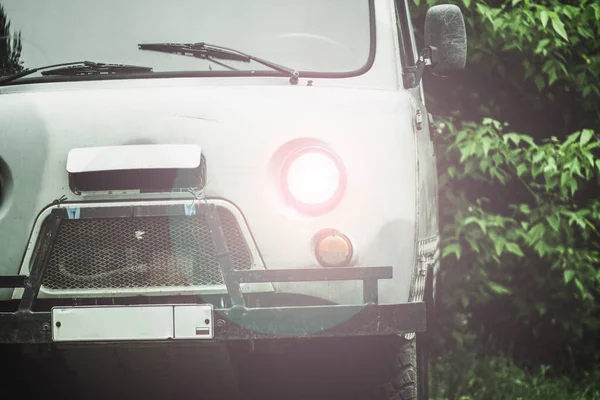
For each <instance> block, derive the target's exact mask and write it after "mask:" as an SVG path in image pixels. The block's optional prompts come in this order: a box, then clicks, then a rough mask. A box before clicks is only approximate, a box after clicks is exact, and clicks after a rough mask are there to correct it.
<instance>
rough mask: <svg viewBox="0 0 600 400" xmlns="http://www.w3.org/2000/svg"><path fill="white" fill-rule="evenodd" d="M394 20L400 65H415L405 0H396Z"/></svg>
mask: <svg viewBox="0 0 600 400" xmlns="http://www.w3.org/2000/svg"><path fill="white" fill-rule="evenodd" d="M394 4H395V5H396V20H397V25H398V26H397V29H398V37H399V38H400V56H401V58H402V66H403V67H408V66H413V65H415V61H416V58H415V50H414V38H413V37H412V35H411V29H412V23H411V22H410V18H407V15H408V14H407V9H406V3H405V0H396V1H395V2H394Z"/></svg>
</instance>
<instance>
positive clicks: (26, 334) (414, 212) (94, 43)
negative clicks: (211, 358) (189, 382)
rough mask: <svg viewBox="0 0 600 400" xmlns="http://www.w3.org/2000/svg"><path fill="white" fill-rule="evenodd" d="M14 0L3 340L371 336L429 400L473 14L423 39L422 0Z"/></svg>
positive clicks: (431, 15)
mask: <svg viewBox="0 0 600 400" xmlns="http://www.w3.org/2000/svg"><path fill="white" fill-rule="evenodd" d="M0 7H1V8H0V13H2V14H4V15H3V16H4V19H5V20H6V21H7V22H9V23H10V26H9V27H7V26H6V24H5V26H4V27H2V26H0V46H1V45H2V43H3V42H2V40H4V42H6V46H5V47H6V48H7V49H8V54H7V55H6V56H5V58H6V60H1V59H0V75H2V76H1V77H0V311H2V312H1V313H0V343H29V344H31V343H48V344H50V345H52V346H68V345H70V344H78V345H89V346H93V345H94V344H96V343H112V344H114V345H119V344H127V345H131V344H132V342H144V343H148V342H152V343H154V342H157V343H165V344H167V345H168V344H169V343H176V342H178V341H181V342H186V343H199V342H203V343H207V342H211V343H212V342H214V343H227V342H231V341H236V342H239V343H242V342H244V343H245V342H248V343H252V344H253V346H254V345H257V346H259V345H260V344H261V343H263V341H264V343H266V342H267V341H269V343H271V342H273V339H282V340H283V339H295V338H304V339H310V338H319V337H321V338H329V339H328V340H331V341H335V340H336V339H337V338H341V337H350V338H354V337H359V336H362V337H364V336H368V337H372V338H373V340H375V341H376V342H377V343H378V344H379V346H383V347H384V348H385V349H388V350H386V353H388V354H391V355H392V357H391V359H390V360H388V361H386V362H383V361H382V362H381V363H379V364H380V367H381V368H383V369H385V370H387V372H388V373H386V374H380V375H379V376H381V377H385V381H383V382H379V384H378V385H374V391H373V393H374V396H375V397H374V398H375V399H403V400H406V399H425V398H427V351H426V349H427V344H426V340H425V336H424V332H426V322H427V319H428V318H429V317H430V312H431V308H432V306H433V304H432V301H433V297H434V295H435V282H434V281H435V276H436V275H437V271H438V266H439V231H438V220H437V215H438V209H437V207H438V205H437V181H436V165H435V163H436V161H435V154H434V149H433V144H432V141H431V138H430V124H431V119H430V115H429V114H428V113H427V109H426V106H425V104H424V98H423V90H422V86H421V76H422V73H423V71H424V69H425V68H426V67H429V68H431V71H432V72H433V73H434V74H436V75H439V76H445V75H447V74H449V73H451V72H452V71H454V70H459V69H461V68H463V67H464V65H465V59H466V36H465V26H464V22H463V17H462V14H461V11H460V10H459V8H458V7H456V6H450V5H440V6H434V7H432V8H431V9H430V10H429V11H428V14H427V20H426V24H425V36H426V43H425V44H424V46H423V47H422V48H417V47H416V45H415V39H414V33H413V27H412V25H411V21H410V14H409V9H408V3H407V1H406V0H395V1H394V0H327V1H323V0H303V1H297V0H295V1H289V0H254V1H242V0H220V1H208V0H171V1H168V2H166V1H159V0H146V1H134V0H127V1H123V0H104V1H101V2H82V1H79V0H54V1H52V2H49V1H42V0H0ZM0 16H2V15H0ZM1 20H2V18H0V21H1ZM2 29H4V31H5V32H4V35H3V34H2V31H1V30H2ZM0 57H2V54H0ZM2 68H4V69H2ZM385 346H388V347H385Z"/></svg>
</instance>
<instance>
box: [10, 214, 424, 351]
mask: <svg viewBox="0 0 600 400" xmlns="http://www.w3.org/2000/svg"><path fill="white" fill-rule="evenodd" d="M201 212H205V213H206V216H207V218H208V221H209V224H210V229H211V235H212V239H213V241H214V244H215V248H216V249H217V255H218V257H219V264H220V267H221V270H222V274H223V278H224V281H225V285H226V287H227V292H228V297H229V301H228V304H229V306H228V307H218V306H215V309H214V320H215V322H214V340H216V341H227V340H253V339H266V338H310V337H343V336H371V335H391V334H399V333H408V332H422V331H424V330H425V329H426V312H425V304H424V303H422V302H416V303H404V304H393V305H380V304H378V300H377V293H378V281H379V280H381V279H391V278H392V274H393V270H392V267H363V268H360V267H350V268H337V269H299V270H245V271H237V270H235V269H234V267H233V264H232V261H231V257H230V255H229V251H228V249H227V245H226V242H225V239H224V235H223V231H222V226H221V222H220V219H219V214H218V212H217V210H216V207H215V206H214V205H203V206H202V210H201ZM64 218H65V210H64V209H56V210H54V211H53V212H52V218H50V219H49V220H48V221H47V223H46V224H45V225H44V227H43V231H42V232H41V235H44V237H45V240H43V241H42V242H40V245H39V247H38V248H37V249H36V251H35V255H34V257H33V261H32V264H31V265H32V266H31V270H30V271H31V272H30V275H29V276H27V277H26V276H2V277H0V288H23V289H24V291H23V296H22V298H21V300H20V301H19V303H18V307H17V310H16V311H14V312H0V344H2V343H52V342H53V339H52V326H51V323H52V316H51V312H48V311H35V310H34V304H35V302H36V300H37V296H38V293H39V291H40V287H41V285H42V281H43V277H44V272H45V269H46V265H47V262H48V256H49V254H50V251H51V249H52V246H53V242H54V239H55V237H56V234H57V232H58V228H59V226H60V223H61V221H62V220H63V219H64ZM347 280H354V281H357V280H360V281H362V282H363V304H362V305H337V304H335V305H316V306H304V307H299V306H291V307H290V306H271V307H255V306H251V307H248V306H247V298H246V297H245V296H244V295H243V294H242V291H241V289H240V285H241V284H243V283H269V282H271V283H272V282H318V281H321V282H323V281H347ZM190 298H191V299H192V304H193V301H194V297H193V296H190ZM196 301H197V300H196ZM186 303H188V304H190V303H189V302H186ZM79 343H81V342H79Z"/></svg>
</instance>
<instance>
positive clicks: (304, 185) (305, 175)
mask: <svg viewBox="0 0 600 400" xmlns="http://www.w3.org/2000/svg"><path fill="white" fill-rule="evenodd" d="M284 179H285V182H284V187H285V189H286V190H287V193H288V195H289V196H290V197H291V198H292V200H293V201H294V203H295V204H296V205H297V206H300V207H304V208H305V209H306V208H309V209H312V210H316V209H323V207H325V208H328V207H333V206H334V205H335V203H337V201H338V200H339V197H341V195H342V192H343V189H344V183H345V179H344V175H343V170H342V167H341V164H340V162H339V161H338V160H337V158H336V157H335V156H334V155H333V154H332V153H330V152H328V151H327V150H324V149H320V148H317V149H313V148H311V149H306V150H303V151H301V152H300V153H298V154H296V155H295V156H294V157H292V158H291V160H290V162H289V163H288V164H287V167H286V168H285V171H284Z"/></svg>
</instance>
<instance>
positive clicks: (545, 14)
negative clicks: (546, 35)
mask: <svg viewBox="0 0 600 400" xmlns="http://www.w3.org/2000/svg"><path fill="white" fill-rule="evenodd" d="M540 21H542V26H543V27H544V29H546V25H548V11H546V10H542V12H541V13H540Z"/></svg>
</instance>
